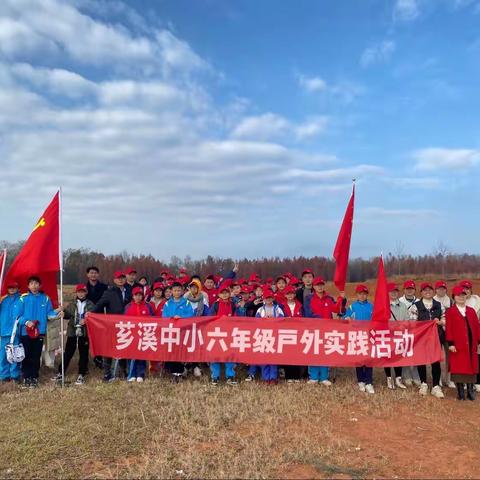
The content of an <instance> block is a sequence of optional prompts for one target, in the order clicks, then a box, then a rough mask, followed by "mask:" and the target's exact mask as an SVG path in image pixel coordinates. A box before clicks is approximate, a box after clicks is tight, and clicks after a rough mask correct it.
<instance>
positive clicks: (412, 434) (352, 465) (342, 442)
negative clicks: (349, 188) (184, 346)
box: [0, 279, 480, 479]
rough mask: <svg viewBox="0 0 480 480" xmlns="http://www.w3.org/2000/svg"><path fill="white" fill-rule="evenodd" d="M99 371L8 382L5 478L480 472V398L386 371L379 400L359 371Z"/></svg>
mask: <svg viewBox="0 0 480 480" xmlns="http://www.w3.org/2000/svg"><path fill="white" fill-rule="evenodd" d="M455 281H456V279H451V280H450V283H454V282H455ZM368 283H369V285H370V286H373V285H374V282H368ZM477 289H478V288H477ZM352 291H353V286H352V285H349V286H348V288H347V293H348V294H349V296H350V297H351V296H352V295H351V293H352ZM372 293H373V292H372ZM75 372H76V369H75V360H74V361H73V362H72V366H71V367H70V372H69V373H70V375H69V380H73V379H74V377H75ZM99 373H100V372H99V371H98V370H96V369H95V368H94V367H93V366H92V367H91V376H90V378H89V381H88V382H87V384H86V385H84V386H82V387H75V386H73V385H67V386H66V387H65V388H64V389H63V390H62V389H61V388H60V387H57V386H55V385H54V384H52V382H50V380H49V378H50V376H51V372H50V371H48V370H43V371H42V386H41V388H39V389H37V390H34V391H22V390H21V389H19V388H18V387H16V386H15V385H13V384H8V385H0V411H1V415H0V445H1V448H0V478H6V479H17V478H47V477H48V478H92V479H93V478H95V479H105V478H158V477H161V478H175V479H184V478H185V479H187V478H199V477H202V478H286V479H294V478H342V479H347V478H352V479H356V478H365V477H368V478H459V477H463V478H479V477H480V447H479V445H480V421H479V418H480V400H478V401H476V402H457V401H456V400H455V392H454V391H453V390H449V389H446V388H445V389H444V390H445V392H446V394H447V398H446V399H444V400H437V399H435V398H433V397H431V396H428V397H426V398H422V397H420V396H419V395H418V391H417V389H416V388H410V389H408V390H407V391H400V390H395V391H390V390H388V389H387V388H386V386H385V385H384V375H383V372H382V371H381V369H377V370H376V371H375V388H376V394H375V395H371V396H366V394H362V393H360V392H358V391H357V390H356V389H355V385H356V384H355V380H354V374H353V369H338V370H337V381H336V383H335V384H334V386H333V387H331V388H326V387H321V386H318V385H316V386H311V385H307V384H305V383H300V384H285V383H280V384H279V385H277V386H266V385H263V384H260V383H255V384H248V383H241V384H240V385H238V386H237V387H232V386H226V385H219V386H218V387H211V386H210V385H209V384H208V381H207V378H206V375H204V377H203V378H202V379H201V380H194V379H188V380H187V381H185V382H184V383H182V384H178V385H174V384H171V383H170V382H169V381H168V380H166V379H161V378H160V379H158V378H155V379H148V380H147V381H146V382H145V383H144V384H134V385H131V384H127V383H125V382H117V383H114V384H109V385H104V384H103V383H102V382H101V381H100V376H99ZM205 373H207V371H205ZM243 374H244V372H243Z"/></svg>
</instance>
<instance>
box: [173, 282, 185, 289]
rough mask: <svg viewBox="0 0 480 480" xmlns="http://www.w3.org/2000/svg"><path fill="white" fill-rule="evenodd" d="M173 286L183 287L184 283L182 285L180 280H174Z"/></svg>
mask: <svg viewBox="0 0 480 480" xmlns="http://www.w3.org/2000/svg"><path fill="white" fill-rule="evenodd" d="M173 287H180V288H183V285H182V284H181V283H180V282H173V283H172V288H173Z"/></svg>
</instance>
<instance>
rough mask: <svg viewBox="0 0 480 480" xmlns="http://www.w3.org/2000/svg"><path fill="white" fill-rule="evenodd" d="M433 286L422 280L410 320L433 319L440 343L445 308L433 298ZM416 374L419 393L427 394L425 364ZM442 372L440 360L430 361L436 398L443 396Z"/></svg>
mask: <svg viewBox="0 0 480 480" xmlns="http://www.w3.org/2000/svg"><path fill="white" fill-rule="evenodd" d="M433 293H434V291H433V286H432V284H431V283H428V282H424V283H422V285H421V286H420V294H421V296H422V298H421V299H420V300H417V301H416V302H415V303H414V304H413V305H412V307H411V308H410V312H409V315H410V320H417V321H428V320H433V321H434V322H435V323H436V324H437V327H438V335H439V339H440V344H441V345H443V344H444V342H445V330H444V326H445V310H444V308H443V307H442V304H441V303H440V302H437V301H436V300H434V299H433ZM417 368H418V374H419V376H420V381H421V385H420V389H419V393H420V395H427V394H428V384H427V366H426V365H419V366H418V367H417ZM441 374H442V368H441V365H440V362H434V363H432V384H433V386H432V390H431V394H432V395H433V396H434V397H436V398H444V397H445V395H444V394H443V391H442V387H441V386H440V377H441Z"/></svg>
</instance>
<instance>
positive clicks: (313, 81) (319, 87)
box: [297, 74, 327, 93]
mask: <svg viewBox="0 0 480 480" xmlns="http://www.w3.org/2000/svg"><path fill="white" fill-rule="evenodd" d="M297 80H298V84H299V85H300V87H301V88H302V89H303V90H305V91H307V92H310V93H313V92H323V91H325V90H326V89H327V82H325V80H324V79H323V78H321V77H309V76H307V75H303V74H299V75H297Z"/></svg>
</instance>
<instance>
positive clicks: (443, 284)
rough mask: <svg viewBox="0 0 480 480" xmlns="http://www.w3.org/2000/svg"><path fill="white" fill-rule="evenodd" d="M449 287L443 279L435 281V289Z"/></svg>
mask: <svg viewBox="0 0 480 480" xmlns="http://www.w3.org/2000/svg"><path fill="white" fill-rule="evenodd" d="M442 287H443V288H447V283H446V282H444V281H443V280H439V281H438V282H435V290H436V289H437V288H442Z"/></svg>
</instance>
